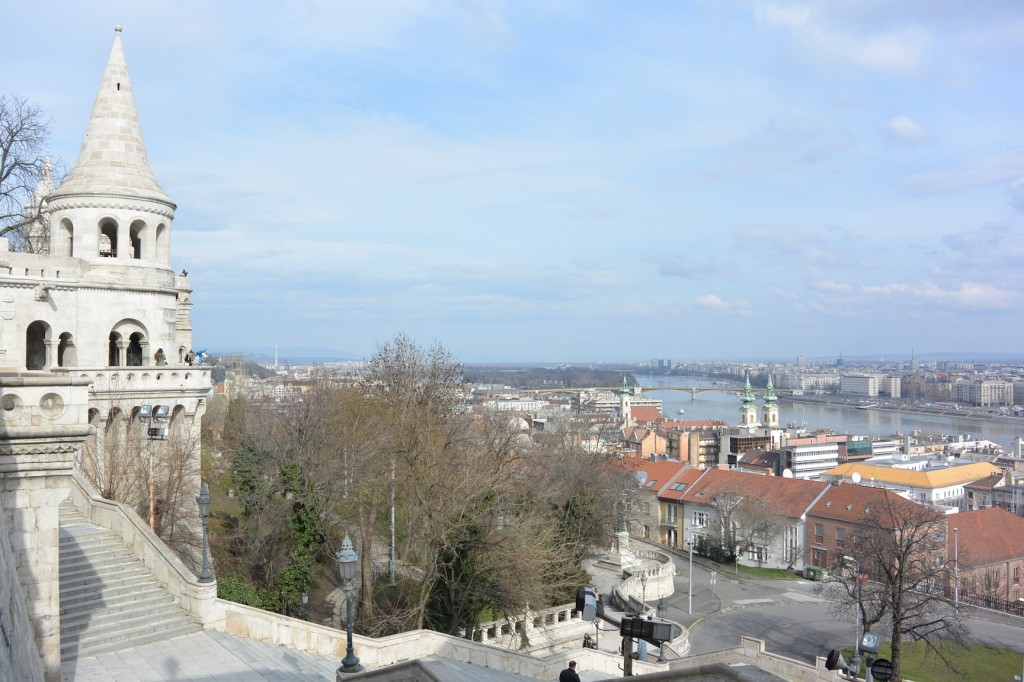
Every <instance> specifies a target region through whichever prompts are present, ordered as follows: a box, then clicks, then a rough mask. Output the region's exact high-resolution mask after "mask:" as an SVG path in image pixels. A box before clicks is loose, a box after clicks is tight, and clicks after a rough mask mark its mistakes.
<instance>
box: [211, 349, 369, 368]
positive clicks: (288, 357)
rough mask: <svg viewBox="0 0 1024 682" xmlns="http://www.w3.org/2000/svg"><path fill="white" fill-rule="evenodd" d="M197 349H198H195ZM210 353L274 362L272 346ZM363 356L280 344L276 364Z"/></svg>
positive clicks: (218, 350) (295, 363)
mask: <svg viewBox="0 0 1024 682" xmlns="http://www.w3.org/2000/svg"><path fill="white" fill-rule="evenodd" d="M196 350H199V349H196ZM206 352H207V353H209V354H210V355H224V354H227V353H241V354H242V355H243V356H244V357H245V360H246V362H255V363H257V364H261V365H272V364H274V348H273V346H271V347H270V348H267V347H262V348H261V347H255V348H207V349H206ZM362 359H363V358H362V357H360V356H357V355H354V354H353V353H349V352H346V351H339V350H335V349H333V348H313V347H309V346H282V347H281V348H279V349H278V350H277V361H278V364H281V365H284V364H288V365H315V364H320V363H324V362H351V361H355V360H362Z"/></svg>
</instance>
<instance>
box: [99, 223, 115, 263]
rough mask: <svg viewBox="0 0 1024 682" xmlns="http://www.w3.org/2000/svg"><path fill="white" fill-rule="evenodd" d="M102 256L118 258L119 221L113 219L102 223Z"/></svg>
mask: <svg viewBox="0 0 1024 682" xmlns="http://www.w3.org/2000/svg"><path fill="white" fill-rule="evenodd" d="M100 257H101V258H117V223H115V222H114V221H113V220H105V221H103V222H102V223H100Z"/></svg>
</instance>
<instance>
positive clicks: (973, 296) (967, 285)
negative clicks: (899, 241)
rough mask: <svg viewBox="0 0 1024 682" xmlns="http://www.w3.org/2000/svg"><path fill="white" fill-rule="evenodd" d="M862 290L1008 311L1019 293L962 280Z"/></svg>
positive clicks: (876, 286) (1018, 299)
mask: <svg viewBox="0 0 1024 682" xmlns="http://www.w3.org/2000/svg"><path fill="white" fill-rule="evenodd" d="M862 289H863V291H864V293H867V294H877V295H880V296H887V297H888V296H901V295H902V296H907V297H913V298H919V299H924V300H928V301H932V302H935V303H938V304H940V305H951V306H953V307H956V308H961V309H969V310H1011V309H1014V308H1015V307H1016V306H1017V305H1019V303H1020V298H1021V297H1020V294H1019V293H1018V292H1015V291H1010V290H1007V289H1002V288H1000V287H996V286H993V285H991V284H985V283H981V282H964V283H962V284H961V285H960V286H959V287H955V288H949V289H945V288H943V287H941V286H939V285H938V284H935V283H934V282H921V283H919V284H914V285H910V284H899V283H890V284H885V285H880V286H878V285H872V286H864V287H862Z"/></svg>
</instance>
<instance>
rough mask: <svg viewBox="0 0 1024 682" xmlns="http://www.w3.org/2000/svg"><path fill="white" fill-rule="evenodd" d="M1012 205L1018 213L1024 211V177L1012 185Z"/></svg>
mask: <svg viewBox="0 0 1024 682" xmlns="http://www.w3.org/2000/svg"><path fill="white" fill-rule="evenodd" d="M1010 203H1012V204H1013V207H1014V208H1016V209H1017V210H1018V211H1024V177H1021V178H1017V179H1016V180H1014V181H1013V182H1011V183H1010Z"/></svg>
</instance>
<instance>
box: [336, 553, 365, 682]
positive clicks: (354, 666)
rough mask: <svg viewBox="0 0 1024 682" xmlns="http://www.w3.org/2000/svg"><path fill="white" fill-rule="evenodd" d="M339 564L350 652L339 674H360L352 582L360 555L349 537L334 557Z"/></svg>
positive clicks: (342, 660)
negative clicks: (355, 646)
mask: <svg viewBox="0 0 1024 682" xmlns="http://www.w3.org/2000/svg"><path fill="white" fill-rule="evenodd" d="M334 558H335V559H336V560H337V562H338V569H339V570H340V571H341V582H342V586H343V587H344V588H345V621H346V622H345V625H346V627H347V628H348V650H347V651H346V652H345V658H343V659H341V667H340V668H338V672H339V673H358V672H362V671H363V666H361V665H359V659H358V658H356V653H355V649H354V648H353V646H352V581H353V580H355V577H356V576H357V575H358V574H359V555H358V554H356V551H355V550H354V549H352V541H351V540H349V539H348V535H346V536H345V539H344V540H343V541H342V542H341V549H339V550H338V553H337V554H335V555H334Z"/></svg>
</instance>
